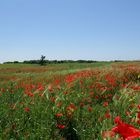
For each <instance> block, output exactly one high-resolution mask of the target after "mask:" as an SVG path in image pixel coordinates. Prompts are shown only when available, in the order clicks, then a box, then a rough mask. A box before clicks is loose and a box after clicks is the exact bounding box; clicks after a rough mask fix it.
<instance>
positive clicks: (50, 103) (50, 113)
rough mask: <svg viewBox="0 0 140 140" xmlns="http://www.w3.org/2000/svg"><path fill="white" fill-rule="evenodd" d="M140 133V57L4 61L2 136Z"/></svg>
mask: <svg viewBox="0 0 140 140" xmlns="http://www.w3.org/2000/svg"><path fill="white" fill-rule="evenodd" d="M138 138H140V62H117V63H115V62H97V63H82V64H80V63H68V64H48V65H46V66H39V65H36V64H32V65H31V64H0V140H135V139H138Z"/></svg>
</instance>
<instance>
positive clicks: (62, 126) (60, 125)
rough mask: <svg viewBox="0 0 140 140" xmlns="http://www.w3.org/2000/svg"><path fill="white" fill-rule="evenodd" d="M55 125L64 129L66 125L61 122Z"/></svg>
mask: <svg viewBox="0 0 140 140" xmlns="http://www.w3.org/2000/svg"><path fill="white" fill-rule="evenodd" d="M57 127H58V128H60V129H64V128H65V127H66V126H65V125H63V124H57Z"/></svg>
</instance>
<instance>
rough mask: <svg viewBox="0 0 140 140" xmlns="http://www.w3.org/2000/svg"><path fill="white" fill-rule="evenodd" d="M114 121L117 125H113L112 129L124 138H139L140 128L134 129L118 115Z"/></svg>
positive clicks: (127, 139) (129, 139)
mask: <svg viewBox="0 0 140 140" xmlns="http://www.w3.org/2000/svg"><path fill="white" fill-rule="evenodd" d="M114 122H115V123H116V124H117V126H116V127H114V128H113V129H112V131H113V132H115V133H119V134H120V135H121V136H122V137H123V138H124V139H125V140H134V139H135V138H140V130H138V129H136V128H135V127H133V126H132V125H129V124H126V123H124V122H123V121H121V119H120V117H119V116H118V117H116V118H115V120H114Z"/></svg>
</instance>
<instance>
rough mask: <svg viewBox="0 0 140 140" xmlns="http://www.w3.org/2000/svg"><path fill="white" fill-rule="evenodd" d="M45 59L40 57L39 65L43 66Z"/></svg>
mask: <svg viewBox="0 0 140 140" xmlns="http://www.w3.org/2000/svg"><path fill="white" fill-rule="evenodd" d="M45 57H46V56H44V55H41V58H40V65H41V66H43V65H44V64H45Z"/></svg>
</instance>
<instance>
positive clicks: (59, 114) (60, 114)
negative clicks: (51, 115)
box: [55, 113, 63, 117]
mask: <svg viewBox="0 0 140 140" xmlns="http://www.w3.org/2000/svg"><path fill="white" fill-rule="evenodd" d="M55 116H56V117H62V116H63V114H62V113H58V114H56V115H55Z"/></svg>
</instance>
